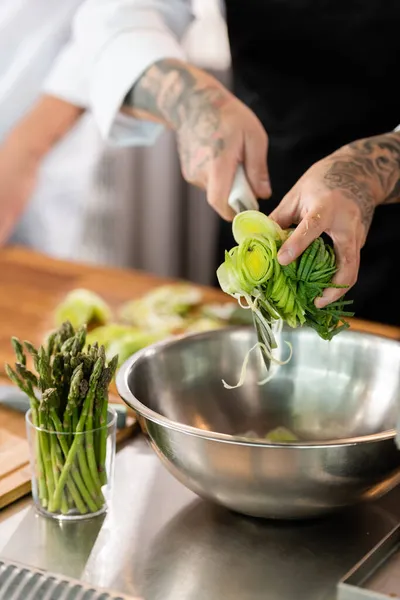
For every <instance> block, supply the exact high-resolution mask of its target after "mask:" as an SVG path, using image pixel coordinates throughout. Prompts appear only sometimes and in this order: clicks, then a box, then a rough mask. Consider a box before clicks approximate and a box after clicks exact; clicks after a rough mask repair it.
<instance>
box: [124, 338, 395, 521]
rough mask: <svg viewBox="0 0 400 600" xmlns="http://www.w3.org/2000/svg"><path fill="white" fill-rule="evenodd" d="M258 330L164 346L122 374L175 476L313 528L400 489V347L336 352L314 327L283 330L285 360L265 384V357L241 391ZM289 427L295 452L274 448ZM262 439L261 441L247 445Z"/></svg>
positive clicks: (215, 496)
mask: <svg viewBox="0 0 400 600" xmlns="http://www.w3.org/2000/svg"><path fill="white" fill-rule="evenodd" d="M255 341H256V336H255V333H254V330H253V329H252V328H247V327H237V328H229V329H223V330H218V331H212V332H208V333H202V334H195V335H190V336H187V337H182V338H178V339H175V340H173V341H168V342H163V343H158V344H155V345H154V346H151V347H149V348H147V349H145V350H143V351H141V352H139V353H137V354H135V355H134V356H133V357H131V358H130V359H129V360H128V361H127V362H126V363H125V364H124V365H123V366H122V367H121V369H120V371H119V373H118V377H117V387H118V391H119V393H120V395H121V397H122V398H123V399H124V400H125V402H126V403H127V404H128V405H129V406H131V407H132V408H133V409H134V410H135V411H136V412H137V413H138V414H139V415H140V416H141V417H142V422H143V423H144V427H145V429H146V430H147V433H148V435H149V438H150V442H151V445H152V447H153V449H154V450H155V452H156V453H157V455H158V456H159V458H160V459H161V460H162V462H163V463H164V464H165V466H166V467H167V468H168V469H169V471H170V472H171V473H172V474H173V475H174V476H175V477H176V478H177V479H178V480H180V481H181V482H182V483H183V484H184V485H185V486H187V487H188V488H190V489H191V490H193V491H194V492H196V493H197V494H198V495H200V496H202V497H204V498H208V499H210V500H212V501H215V502H217V503H219V504H222V505H224V506H226V507H228V508H230V509H232V510H234V511H237V512H241V513H244V514H247V515H251V516H258V517H269V518H285V519H288V518H289V519H294V518H306V517H314V516H318V515H323V514H327V513H329V512H332V511H335V510H337V509H340V508H343V507H346V506H349V505H352V504H354V503H358V502H360V501H362V500H366V499H372V498H377V497H379V496H381V495H383V494H384V493H386V492H387V491H389V489H391V488H392V487H394V486H395V485H397V483H398V482H399V477H400V476H399V473H400V452H399V451H398V450H397V449H396V446H395V443H394V436H395V430H394V427H395V424H396V417H397V411H398V406H400V403H399V396H400V344H399V343H397V342H395V341H393V340H389V339H385V338H381V337H378V336H375V335H369V334H368V335H367V334H363V333H359V332H356V331H345V332H343V333H341V334H340V335H338V336H337V337H336V338H334V339H333V340H332V341H331V342H325V341H323V340H321V339H320V338H319V337H318V336H317V334H316V333H315V332H314V331H312V330H310V329H307V328H303V329H296V330H290V329H284V330H283V332H282V333H281V334H280V339H279V341H280V352H281V354H282V357H283V358H284V356H285V355H286V354H287V352H288V348H287V346H286V345H285V344H284V343H283V342H284V341H288V342H290V344H291V345H292V348H293V356H292V359H291V361H290V362H289V363H288V364H287V365H285V366H282V367H280V368H279V367H278V368H276V367H273V369H274V377H273V379H272V380H271V381H270V382H268V383H267V384H265V385H264V386H259V385H258V384H257V382H258V381H259V379H260V378H262V377H263V376H265V371H264V368H263V366H262V361H261V360H260V356H259V355H258V353H257V352H254V353H253V354H252V358H251V359H250V361H249V365H248V371H247V378H246V383H245V384H244V385H243V386H242V387H241V388H238V389H233V390H228V389H225V388H224V387H223V385H222V382H221V379H224V380H226V381H227V382H228V383H235V382H236V381H237V380H238V378H239V373H240V369H241V367H242V363H243V359H244V357H245V355H246V352H247V351H248V350H249V349H250V348H251V347H252V345H253V344H254V343H255ZM278 426H284V427H286V428H288V429H289V430H290V431H291V432H293V433H294V434H295V435H296V436H297V438H298V441H296V442H295V443H289V444H288V443H286V444H285V443H278V444H271V443H267V442H266V441H265V439H264V440H263V439H262V438H263V437H265V435H266V433H267V432H269V431H270V430H271V429H274V428H275V427H278ZM250 430H252V431H254V432H255V433H256V434H257V435H258V436H259V438H261V439H243V437H242V436H243V434H245V433H246V432H248V431H250Z"/></svg>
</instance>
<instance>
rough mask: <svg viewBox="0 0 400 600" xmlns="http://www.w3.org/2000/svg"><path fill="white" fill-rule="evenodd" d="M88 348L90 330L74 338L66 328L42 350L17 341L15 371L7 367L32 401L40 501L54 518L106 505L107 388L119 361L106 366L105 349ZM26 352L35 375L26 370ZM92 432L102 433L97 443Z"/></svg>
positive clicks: (67, 323) (95, 509)
mask: <svg viewBox="0 0 400 600" xmlns="http://www.w3.org/2000/svg"><path fill="white" fill-rule="evenodd" d="M85 342H86V327H82V328H80V329H79V330H77V331H76V332H75V331H74V329H73V327H72V325H71V324H70V323H69V322H65V323H63V325H62V326H61V327H60V328H59V329H58V330H57V331H55V332H53V333H52V334H51V335H50V336H49V338H48V340H47V344H46V347H40V348H39V350H37V349H36V348H35V347H34V346H33V345H32V344H31V343H30V342H24V343H23V344H22V343H21V342H20V341H19V340H18V338H13V339H12V345H13V348H14V351H15V354H16V358H17V362H16V366H15V371H14V370H13V369H12V368H11V367H10V366H9V365H7V366H6V371H7V374H8V376H9V377H10V379H11V380H12V381H13V382H14V383H15V384H16V385H18V386H19V387H20V388H21V389H22V390H23V391H24V392H25V393H26V394H27V395H28V396H29V398H30V404H31V410H32V423H33V425H34V426H35V427H37V428H38V435H37V448H36V461H37V465H38V470H39V474H38V483H39V499H40V502H41V504H42V506H43V507H45V508H46V507H47V508H48V510H49V511H51V512H58V511H60V510H61V512H64V513H65V512H67V511H68V510H70V509H71V508H76V509H77V510H78V511H79V512H80V513H82V514H84V513H85V512H87V510H88V509H89V510H90V511H92V512H97V510H98V509H99V508H101V506H102V505H103V502H104V498H103V495H102V492H101V485H102V484H103V483H104V482H105V458H106V443H107V429H106V427H105V425H106V424H107V423H106V420H107V408H108V386H109V383H110V381H111V379H112V377H113V375H114V372H115V369H116V366H117V361H118V359H117V357H115V359H113V361H111V362H110V363H109V364H108V366H106V360H105V349H104V347H102V346H101V347H99V346H98V344H97V343H95V344H93V345H92V346H91V347H88V348H87V349H86V350H85V349H84V348H85ZM25 349H26V351H27V352H28V353H29V354H30V355H31V357H32V358H33V363H34V366H35V370H36V372H37V374H35V373H32V372H31V371H29V369H28V368H27V367H26V355H25V352H24V350H25ZM36 388H38V389H39V390H40V392H41V400H40V402H39V400H38V398H37V397H36V394H35V389H36ZM94 427H99V428H100V429H99V431H98V432H97V433H96V439H94V432H93V428H94ZM40 429H42V430H43V431H40ZM66 434H68V435H66ZM69 434H71V435H69ZM94 441H95V442H96V451H95V448H94ZM78 465H79V468H78Z"/></svg>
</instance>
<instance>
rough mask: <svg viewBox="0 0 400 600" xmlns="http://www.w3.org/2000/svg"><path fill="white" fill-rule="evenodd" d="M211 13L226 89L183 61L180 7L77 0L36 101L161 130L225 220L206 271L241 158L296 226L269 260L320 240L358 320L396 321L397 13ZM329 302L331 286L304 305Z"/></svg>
mask: <svg viewBox="0 0 400 600" xmlns="http://www.w3.org/2000/svg"><path fill="white" fill-rule="evenodd" d="M223 8H224V10H225V15H226V22H227V30H228V35H229V42H230V48H231V55H232V66H233V74H234V89H233V92H234V93H233V94H232V93H231V92H229V91H228V90H226V89H225V88H224V87H223V86H222V85H221V84H220V83H218V82H217V81H216V80H215V79H213V78H212V77H211V76H209V75H208V74H206V73H205V72H203V71H201V70H200V69H197V68H195V67H193V66H191V65H190V64H187V62H186V61H185V56H184V54H183V51H182V49H181V45H180V40H181V38H182V36H183V35H184V33H185V32H186V30H187V28H188V26H189V24H190V22H191V20H192V14H191V7H190V2H189V1H185V0H164V1H162V0H87V1H86V2H85V3H84V4H83V5H82V8H81V9H80V11H78V14H77V17H76V20H75V27H74V33H73V36H72V38H71V41H70V43H69V45H68V46H67V47H66V48H65V50H64V52H62V54H61V55H60V57H59V60H58V63H57V65H56V66H55V68H54V69H53V72H52V73H51V75H50V77H49V78H48V80H47V83H46V88H45V90H46V93H47V94H48V95H49V96H50V97H57V98H61V99H62V100H64V101H65V102H67V103H68V102H69V103H72V104H74V103H76V100H77V98H78V99H80V101H81V105H82V106H86V107H89V108H90V109H91V111H92V112H93V115H94V117H95V119H96V121H97V123H98V125H99V128H100V131H101V133H102V136H103V137H104V138H105V139H108V140H111V141H113V142H117V143H119V144H140V143H144V142H146V143H149V142H152V141H153V140H155V139H156V137H157V135H158V133H159V132H160V130H161V129H162V127H164V126H167V127H170V128H172V129H173V130H175V131H176V135H177V141H178V147H179V152H180V158H181V165H182V171H183V174H184V176H185V178H186V179H187V180H188V181H190V182H192V183H194V184H196V185H199V186H202V187H204V188H205V189H206V191H207V198H208V201H209V202H210V204H211V205H212V206H213V207H214V208H215V209H216V210H217V211H218V213H219V214H220V215H221V216H222V217H223V219H221V226H220V244H219V255H218V257H217V260H218V262H219V261H220V260H221V259H222V251H223V250H224V249H226V248H230V247H231V245H232V244H233V241H232V238H231V232H230V223H229V222H230V220H231V219H232V217H233V213H232V211H231V210H230V209H229V207H228V205H227V197H228V194H229V190H230V187H231V185H232V181H233V178H234V174H235V172H236V168H237V166H238V164H241V163H243V164H244V168H245V171H246V175H247V178H248V180H249V182H250V184H251V186H252V188H253V191H254V192H255V193H256V195H257V196H258V197H259V198H260V199H266V201H265V202H264V203H262V204H261V207H262V210H263V211H264V212H266V213H268V214H269V213H271V215H272V216H273V217H274V218H275V219H276V220H277V221H278V222H279V223H280V224H281V225H282V226H284V227H287V226H289V225H291V224H292V223H293V224H294V223H296V224H298V226H297V228H296V231H295V233H294V234H293V235H292V236H291V238H290V240H289V241H288V242H287V243H286V244H285V246H284V247H283V248H282V249H281V253H280V261H281V262H282V264H287V263H288V262H290V261H291V260H293V259H294V258H295V257H296V256H298V254H299V253H300V252H301V251H302V250H304V248H305V247H307V245H309V244H310V243H311V241H312V240H313V239H315V237H317V236H318V235H320V234H322V233H323V232H325V233H326V234H328V235H329V236H330V237H331V238H332V240H333V243H334V245H335V250H336V253H337V256H338V260H339V266H340V268H339V271H338V273H337V276H336V283H337V284H339V285H348V286H353V287H352V289H351V290H350V291H349V293H348V296H349V297H351V298H353V299H354V300H355V305H354V309H355V311H356V314H357V316H358V317H359V318H365V319H370V320H376V321H381V322H385V323H389V324H394V325H400V317H399V311H398V308H397V305H398V302H397V298H396V297H395V294H394V293H393V279H394V276H395V271H396V269H397V267H396V265H397V260H398V258H400V257H399V253H400V251H399V247H398V234H397V228H398V224H399V222H400V219H399V217H400V206H399V204H398V202H399V197H400V184H399V181H400V133H397V132H395V131H394V130H395V129H396V127H397V125H398V122H399V109H398V100H397V98H396V94H394V93H393V91H392V90H391V89H390V85H391V82H392V81H393V75H394V74H395V73H396V72H397V71H398V67H399V63H400V54H399V52H398V48H397V46H398V44H397V35H398V27H399V24H400V5H399V4H398V2H396V1H395V0H391V1H388V2H386V3H385V4H384V5H382V4H381V3H379V2H378V0H369V2H367V3H365V2H360V1H356V0H346V2H345V1H344V0H340V1H337V0H336V1H334V0H326V1H325V2H320V1H319V2H317V1H316V0H315V1H313V0H308V1H307V0H303V1H297V2H295V1H294V0H291V1H289V0H247V1H246V2H243V1H242V0H226V2H225V3H224V5H223ZM205 43H206V40H205ZM71 66H73V67H74V68H71ZM66 73H68V78H66ZM121 108H122V110H121ZM160 201H162V199H160ZM360 253H361V266H360ZM357 277H358V279H357ZM356 280H357V283H355V282H356ZM354 284H355V285H354ZM342 293H343V289H333V288H331V289H329V290H327V291H326V292H325V294H324V297H323V298H322V299H319V300H317V303H318V305H319V306H324V305H326V304H327V303H329V302H332V301H333V300H335V299H337V298H338V297H339V296H340V295H341V294H342Z"/></svg>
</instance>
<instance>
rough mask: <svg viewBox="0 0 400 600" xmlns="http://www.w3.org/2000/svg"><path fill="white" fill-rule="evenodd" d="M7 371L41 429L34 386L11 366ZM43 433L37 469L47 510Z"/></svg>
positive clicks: (37, 458) (38, 434) (43, 503)
mask: <svg viewBox="0 0 400 600" xmlns="http://www.w3.org/2000/svg"><path fill="white" fill-rule="evenodd" d="M5 370H6V373H7V376H8V377H9V379H10V380H11V381H12V382H13V383H14V384H15V385H17V386H18V387H19V388H20V389H21V391H22V392H24V393H25V394H26V395H27V396H28V398H29V401H30V405H31V411H32V412H31V415H32V424H33V425H34V427H39V401H38V399H37V398H36V396H35V393H34V391H33V388H32V385H31V384H29V382H26V381H24V380H23V379H20V377H18V375H17V373H16V372H15V371H13V369H12V368H11V367H10V365H9V364H6V365H5ZM41 436H42V434H41V433H39V432H38V433H37V436H36V440H35V445H36V467H37V470H38V486H39V498H40V500H41V503H42V505H43V507H44V508H46V506H47V503H48V497H49V495H48V491H47V484H46V478H45V472H44V465H43V456H42V454H43V453H42V449H41Z"/></svg>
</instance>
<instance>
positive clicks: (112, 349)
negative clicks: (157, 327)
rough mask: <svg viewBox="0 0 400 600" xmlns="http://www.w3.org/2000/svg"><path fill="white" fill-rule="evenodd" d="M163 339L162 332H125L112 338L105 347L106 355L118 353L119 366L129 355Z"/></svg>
mask: <svg viewBox="0 0 400 600" xmlns="http://www.w3.org/2000/svg"><path fill="white" fill-rule="evenodd" d="M163 339H165V336H164V335H163V334H157V333H153V332H146V331H133V332H131V333H126V334H125V335H123V336H121V337H119V338H118V339H115V340H112V341H111V342H110V343H109V345H108V348H107V356H114V355H115V354H118V356H119V362H118V365H119V366H121V365H122V364H123V363H124V362H125V361H126V360H127V359H128V358H129V357H130V356H132V355H133V354H135V353H136V352H139V350H142V349H143V348H146V347H147V346H150V345H151V344H154V343H155V342H159V341H161V340H163Z"/></svg>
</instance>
